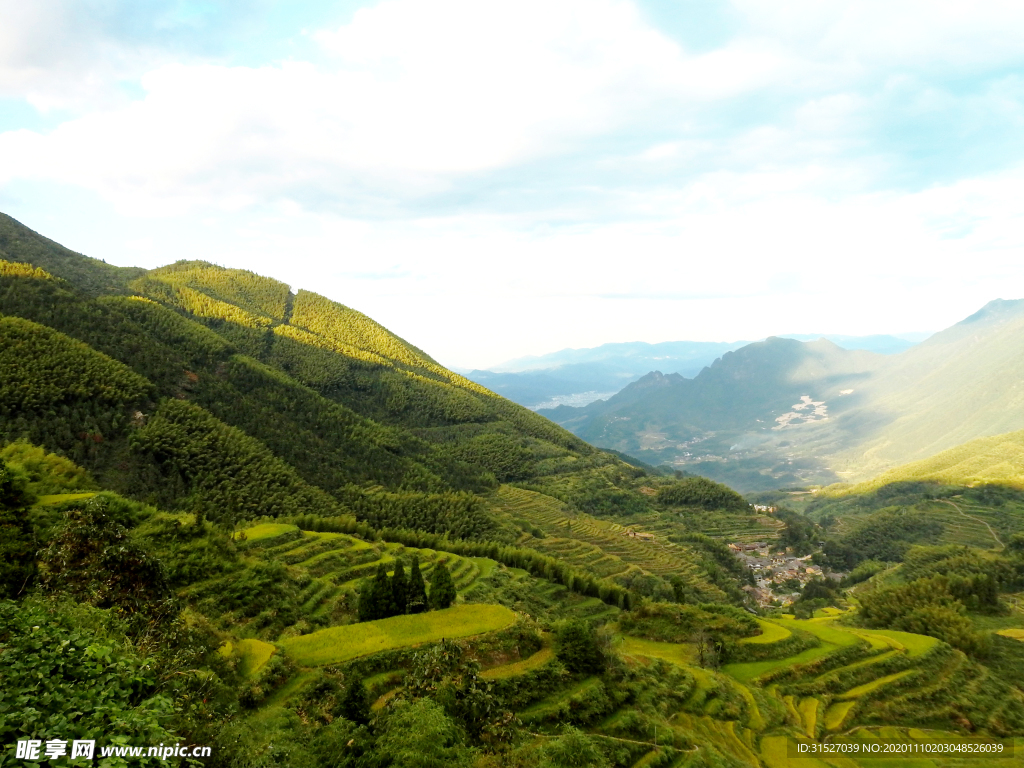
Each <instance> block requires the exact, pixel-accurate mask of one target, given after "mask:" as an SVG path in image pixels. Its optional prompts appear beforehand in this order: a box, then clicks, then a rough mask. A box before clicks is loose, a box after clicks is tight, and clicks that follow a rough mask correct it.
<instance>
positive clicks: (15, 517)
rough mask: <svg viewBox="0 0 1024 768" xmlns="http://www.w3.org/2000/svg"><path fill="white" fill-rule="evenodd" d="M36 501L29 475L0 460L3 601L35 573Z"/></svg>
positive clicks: (21, 589) (18, 591) (0, 593)
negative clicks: (31, 512)
mask: <svg viewBox="0 0 1024 768" xmlns="http://www.w3.org/2000/svg"><path fill="white" fill-rule="evenodd" d="M33 500H34V499H33V498H32V496H31V495H30V493H29V491H28V477H26V476H25V475H24V474H23V473H18V472H16V471H15V470H14V469H13V468H11V467H8V466H7V465H6V464H5V463H4V462H3V460H2V459H0V600H3V599H8V598H14V597H18V596H19V595H21V594H22V593H23V592H24V591H25V589H26V587H28V586H29V585H30V584H31V582H32V579H33V577H34V576H35V571H36V541H35V535H34V533H35V532H34V531H33V530H32V527H31V525H30V524H29V520H28V507H29V506H30V504H31V502H32V501H33Z"/></svg>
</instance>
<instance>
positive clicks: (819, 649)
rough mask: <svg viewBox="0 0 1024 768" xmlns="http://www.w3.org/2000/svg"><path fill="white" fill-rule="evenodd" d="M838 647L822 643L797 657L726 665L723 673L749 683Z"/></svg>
mask: <svg viewBox="0 0 1024 768" xmlns="http://www.w3.org/2000/svg"><path fill="white" fill-rule="evenodd" d="M835 649H836V647H835V646H834V645H831V644H829V643H822V644H821V645H819V646H816V647H814V648H808V649H807V650H806V651H801V652H800V653H798V654H797V655H796V656H787V657H786V658H784V659H767V660H766V661H748V662H743V663H741V664H726V665H725V666H724V667H722V671H723V672H725V673H726V674H727V675H732V676H733V677H734V678H736V679H737V680H739V681H740V682H741V683H749V682H750V681H751V680H753V679H754V678H757V677H760V676H761V675H764V674H767V673H768V672H774V671H775V670H776V669H780V668H781V667H790V666H792V665H794V664H806V663H807V662H809V661H814V660H815V659H818V658H820V657H822V656H824V655H826V654H828V653H831V652H832V651H834V650H835Z"/></svg>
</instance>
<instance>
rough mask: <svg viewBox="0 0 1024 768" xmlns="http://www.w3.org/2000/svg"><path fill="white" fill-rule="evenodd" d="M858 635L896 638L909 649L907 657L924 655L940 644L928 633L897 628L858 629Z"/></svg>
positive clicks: (912, 657) (914, 657) (913, 657)
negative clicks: (918, 633)
mask: <svg viewBox="0 0 1024 768" xmlns="http://www.w3.org/2000/svg"><path fill="white" fill-rule="evenodd" d="M856 632H857V634H858V635H877V636H879V637H885V638H888V639H889V640H895V641H896V642H897V643H899V645H900V646H902V647H903V648H904V649H906V651H907V658H910V659H916V658H919V657H921V656H924V655H925V654H926V653H928V651H930V650H931V649H932V648H934V647H935V646H936V645H938V644H939V641H938V640H936V639H935V638H934V637H928V636H927V635H915V634H913V633H912V632H898V631H896V630H895V629H860V628H858V629H857V630H856Z"/></svg>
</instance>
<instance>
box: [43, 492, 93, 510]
mask: <svg viewBox="0 0 1024 768" xmlns="http://www.w3.org/2000/svg"><path fill="white" fill-rule="evenodd" d="M95 495H96V494H95V493H51V494H49V495H46V496H40V497H39V501H37V502H36V504H39V505H40V506H43V507H53V506H56V505H57V504H63V503H64V502H66V501H78V500H79V499H91V498H92V497H93V496H95Z"/></svg>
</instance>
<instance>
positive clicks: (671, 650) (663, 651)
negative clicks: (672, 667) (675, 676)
mask: <svg viewBox="0 0 1024 768" xmlns="http://www.w3.org/2000/svg"><path fill="white" fill-rule="evenodd" d="M619 654H620V655H622V656H643V657H645V658H649V659H664V660H665V661H668V662H670V663H672V664H678V665H679V666H684V665H687V664H692V663H693V650H692V649H691V648H690V646H689V645H682V644H680V643H661V642H657V641H655V640H643V639H641V638H639V637H630V636H629V635H623V636H622V642H621V643H620V644H619Z"/></svg>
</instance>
